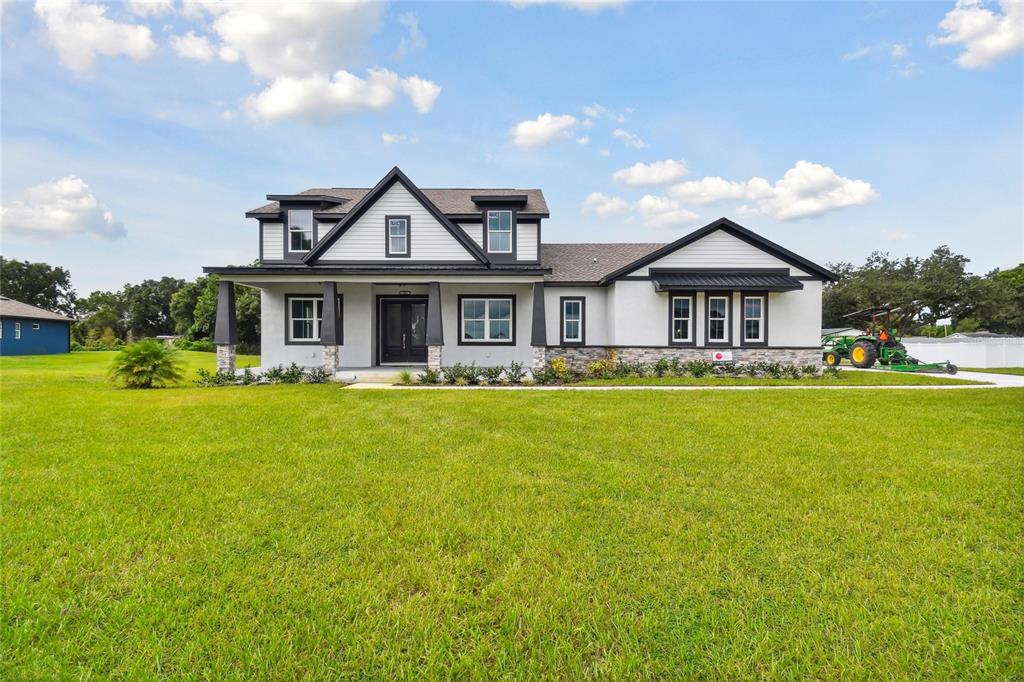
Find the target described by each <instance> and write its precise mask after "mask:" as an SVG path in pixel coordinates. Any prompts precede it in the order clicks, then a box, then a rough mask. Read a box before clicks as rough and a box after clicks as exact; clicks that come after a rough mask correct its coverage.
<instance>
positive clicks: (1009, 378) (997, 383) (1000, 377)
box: [348, 367, 1024, 391]
mask: <svg viewBox="0 0 1024 682" xmlns="http://www.w3.org/2000/svg"><path fill="white" fill-rule="evenodd" d="M843 371H844V372H847V371H850V372H884V371H887V370H877V369H863V370H859V369H854V368H849V369H848V368H846V367H844V368H843ZM938 376H946V375H938ZM952 378H954V379H964V380H967V381H985V382H988V383H985V384H937V385H927V384H915V385H911V386H888V385H885V386H721V385H719V386H417V385H414V386H394V385H391V384H382V383H356V384H350V385H349V386H348V388H355V389H366V388H371V389H385V390H388V389H394V390H406V391H431V390H437V389H438V388H444V389H447V390H454V391H857V390H869V391H875V390H878V389H885V390H899V391H922V390H924V391H935V390H951V389H952V390H960V389H965V388H974V389H977V388H1024V377H1022V376H1014V375H1012V374H986V373H983V372H960V373H958V374H957V375H956V376H955V377H952Z"/></svg>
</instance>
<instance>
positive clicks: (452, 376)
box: [441, 362, 465, 384]
mask: <svg viewBox="0 0 1024 682" xmlns="http://www.w3.org/2000/svg"><path fill="white" fill-rule="evenodd" d="M463 372H464V368H463V366H462V364H461V363H458V362H456V363H455V364H454V365H451V366H449V367H442V368H441V380H442V381H443V382H444V383H446V384H454V383H455V382H456V381H457V380H458V379H464V378H465V375H464V374H463Z"/></svg>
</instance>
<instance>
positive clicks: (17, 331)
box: [14, 322, 21, 340]
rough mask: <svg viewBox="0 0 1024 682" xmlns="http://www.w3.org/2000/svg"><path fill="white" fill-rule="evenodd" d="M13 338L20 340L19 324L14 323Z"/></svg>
mask: <svg viewBox="0 0 1024 682" xmlns="http://www.w3.org/2000/svg"><path fill="white" fill-rule="evenodd" d="M14 338H15V339H16V340H17V339H20V338H21V322H15V323H14Z"/></svg>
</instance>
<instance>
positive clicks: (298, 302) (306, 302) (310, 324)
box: [288, 297, 324, 341]
mask: <svg viewBox="0 0 1024 682" xmlns="http://www.w3.org/2000/svg"><path fill="white" fill-rule="evenodd" d="M323 313H324V301H323V299H322V298H313V297H310V298H298V297H296V298H291V299H289V300H288V315H289V318H290V320H289V323H288V328H289V340H291V341H319V340H320V324H321V321H322V319H323Z"/></svg>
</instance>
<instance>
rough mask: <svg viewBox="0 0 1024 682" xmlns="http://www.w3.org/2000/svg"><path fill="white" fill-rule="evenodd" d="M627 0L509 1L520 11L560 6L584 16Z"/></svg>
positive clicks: (621, 3)
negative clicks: (527, 8) (532, 7)
mask: <svg viewBox="0 0 1024 682" xmlns="http://www.w3.org/2000/svg"><path fill="white" fill-rule="evenodd" d="M628 1H629V0H511V3H510V4H511V5H512V6H513V7H517V8H520V9H522V8H523V7H530V6H533V5H561V6H562V7H566V8H568V9H577V10H579V11H581V12H584V13H586V14H596V13H597V12H602V11H604V10H606V9H614V8H618V7H623V6H625V5H626V3H627V2H628Z"/></svg>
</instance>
